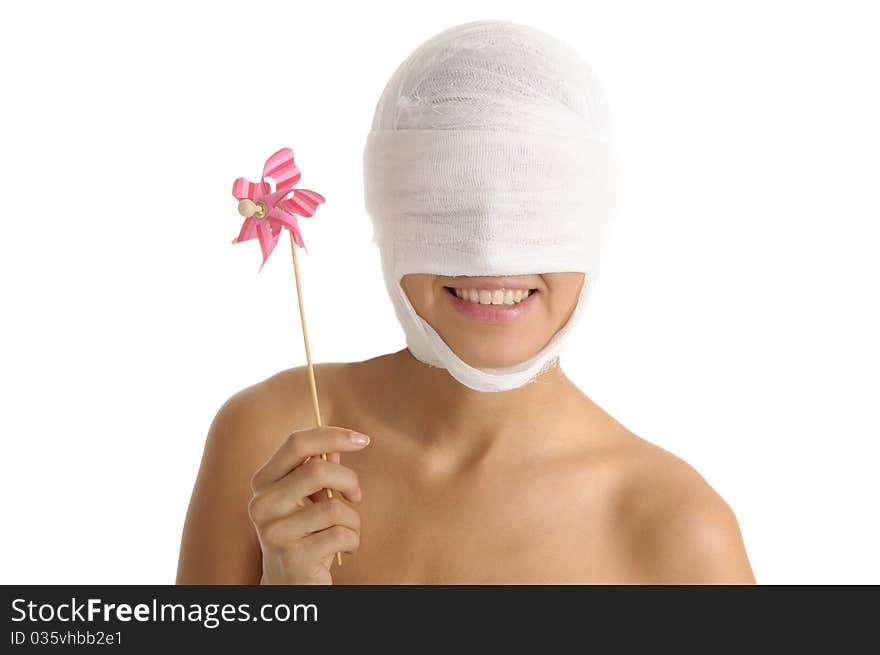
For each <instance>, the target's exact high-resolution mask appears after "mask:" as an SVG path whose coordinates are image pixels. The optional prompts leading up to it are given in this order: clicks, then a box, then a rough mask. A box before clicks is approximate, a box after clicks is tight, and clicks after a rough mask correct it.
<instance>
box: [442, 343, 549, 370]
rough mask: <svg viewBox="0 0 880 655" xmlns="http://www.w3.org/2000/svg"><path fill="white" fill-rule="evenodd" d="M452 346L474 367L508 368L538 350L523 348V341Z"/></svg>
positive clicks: (456, 352) (457, 353)
mask: <svg viewBox="0 0 880 655" xmlns="http://www.w3.org/2000/svg"><path fill="white" fill-rule="evenodd" d="M486 341H489V343H483V344H473V343H469V344H468V345H467V346H461V347H455V346H450V347H451V348H452V350H454V351H455V354H456V355H458V356H459V357H460V358H461V359H462V360H463V361H464V362H466V363H467V364H470V365H471V366H473V367H474V368H506V367H508V366H515V365H517V364H519V363H521V362H524V361H526V360H527V359H529V358H530V357H531V356H532V355H534V354H535V353H536V352H538V351H537V350H527V349H523V344H522V342H521V341H519V342H517V343H513V344H502V343H492V342H491V341H492V340H486Z"/></svg>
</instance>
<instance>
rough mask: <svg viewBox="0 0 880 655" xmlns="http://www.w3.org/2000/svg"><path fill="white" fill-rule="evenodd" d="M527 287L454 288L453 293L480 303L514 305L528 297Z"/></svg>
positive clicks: (463, 298)
mask: <svg viewBox="0 0 880 655" xmlns="http://www.w3.org/2000/svg"><path fill="white" fill-rule="evenodd" d="M530 293H531V292H530V291H529V290H528V289H455V295H456V296H458V297H459V298H461V299H462V300H467V301H469V302H472V303H478V304H480V305H515V304H516V303H519V302H522V301H523V300H525V299H526V298H528V297H529V294H530Z"/></svg>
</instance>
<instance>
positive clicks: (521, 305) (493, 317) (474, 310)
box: [443, 287, 538, 323]
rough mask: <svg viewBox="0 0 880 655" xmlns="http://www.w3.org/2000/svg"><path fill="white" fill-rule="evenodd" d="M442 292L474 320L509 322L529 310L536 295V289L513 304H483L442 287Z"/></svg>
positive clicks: (453, 304) (457, 307)
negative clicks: (463, 297) (464, 298)
mask: <svg viewBox="0 0 880 655" xmlns="http://www.w3.org/2000/svg"><path fill="white" fill-rule="evenodd" d="M443 293H445V294H446V295H447V296H449V302H451V303H452V306H453V307H455V308H456V309H457V310H458V311H460V312H461V313H462V314H464V315H465V316H467V317H468V318H470V319H473V320H475V321H480V322H481V323H510V322H512V321H515V320H516V319H518V318H519V317H520V316H522V315H523V314H525V313H526V312H527V311H529V308H530V307H531V306H532V300H533V299H534V297H535V296H537V295H538V292H537V291H532V292H531V293H530V294H529V297H528V298H526V299H525V300H522V301H520V302H518V303H516V304H514V305H483V304H480V303H475V302H471V301H470V300H462V299H461V298H459V297H458V296H456V295H455V293H454V292H451V291H449V289H448V288H445V287H444V289H443Z"/></svg>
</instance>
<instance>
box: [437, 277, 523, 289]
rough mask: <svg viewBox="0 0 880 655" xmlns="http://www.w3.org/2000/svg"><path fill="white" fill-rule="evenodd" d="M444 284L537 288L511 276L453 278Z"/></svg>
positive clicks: (485, 287)
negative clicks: (458, 279) (459, 279)
mask: <svg viewBox="0 0 880 655" xmlns="http://www.w3.org/2000/svg"><path fill="white" fill-rule="evenodd" d="M443 286H446V287H451V288H453V289H512V290H514V291H516V290H517V289H522V290H523V291H525V290H527V289H534V288H535V287H532V286H529V285H528V284H526V283H525V282H522V281H521V280H517V279H516V278H510V277H492V278H483V279H480V278H471V279H468V280H461V281H457V280H453V281H452V282H450V283H449V284H444V285H443Z"/></svg>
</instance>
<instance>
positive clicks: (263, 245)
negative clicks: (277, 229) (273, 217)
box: [257, 220, 278, 273]
mask: <svg viewBox="0 0 880 655" xmlns="http://www.w3.org/2000/svg"><path fill="white" fill-rule="evenodd" d="M257 238H258V239H259V240H260V249H261V250H262V251H263V263H262V264H260V268H259V269H258V270H257V272H258V273H259V272H260V271H262V270H263V266H265V265H266V260H267V259H269V255H271V254H272V250H274V248H275V244H276V243H278V235H276V234H273V233H272V228H271V227H270V226H269V222H268V221H266V220H258V221H257Z"/></svg>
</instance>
